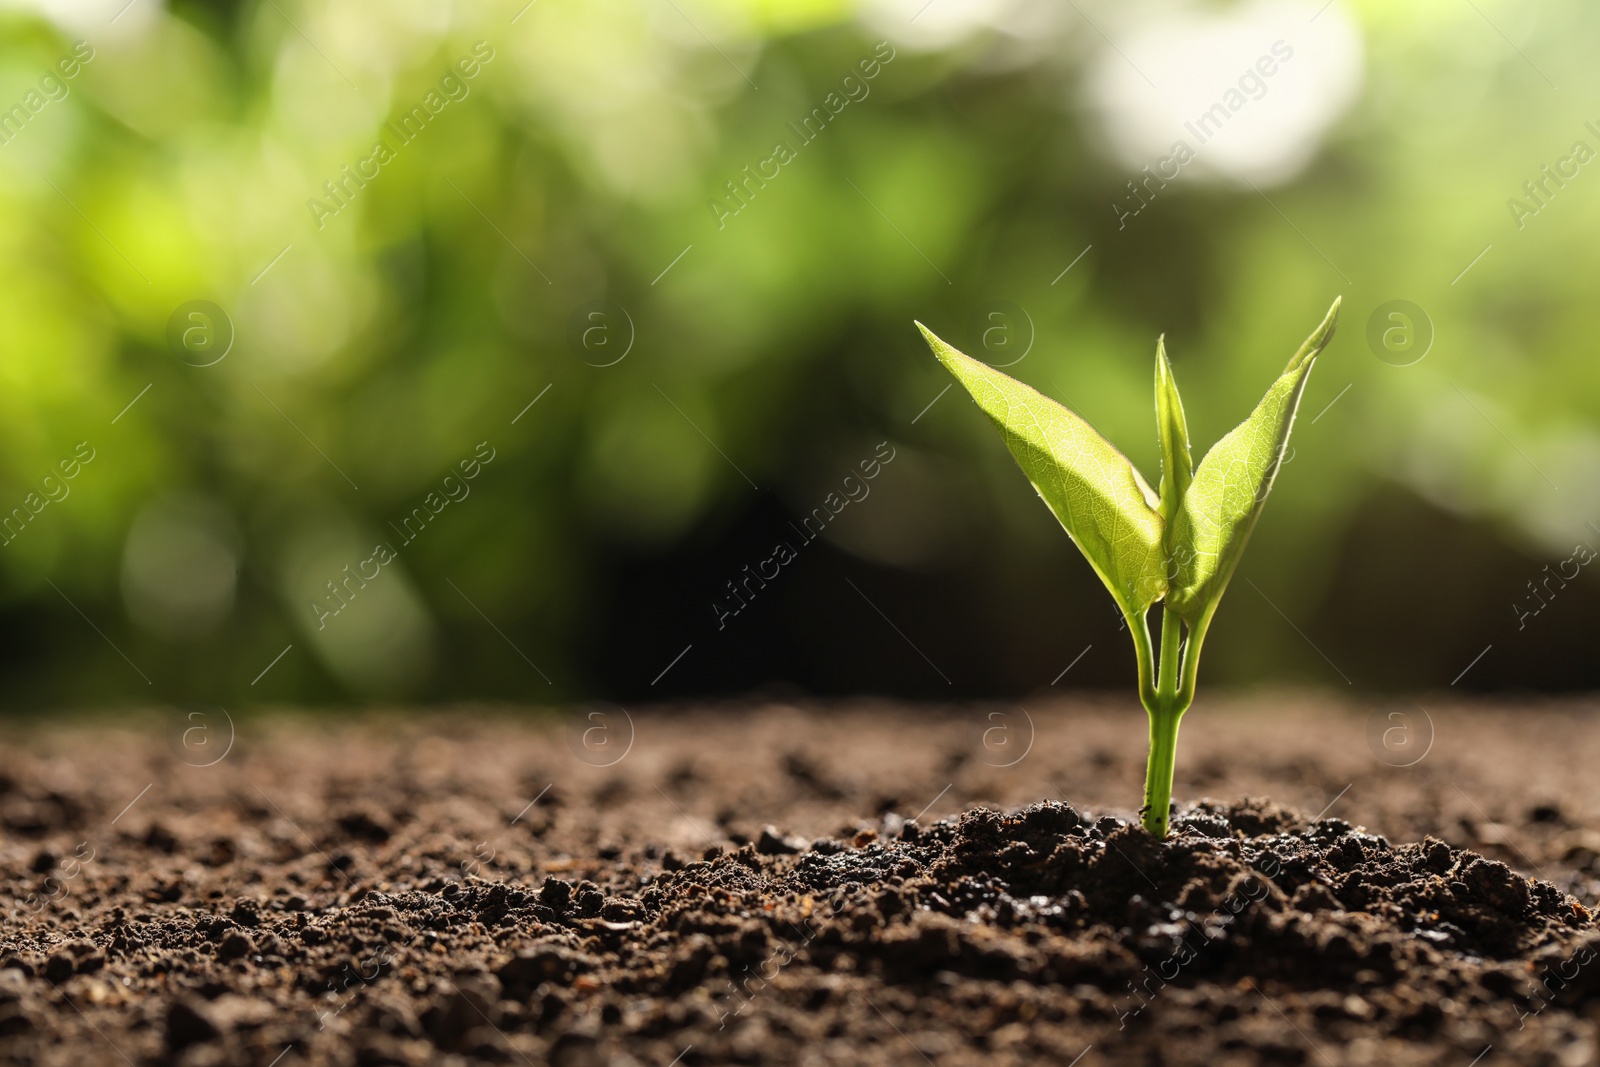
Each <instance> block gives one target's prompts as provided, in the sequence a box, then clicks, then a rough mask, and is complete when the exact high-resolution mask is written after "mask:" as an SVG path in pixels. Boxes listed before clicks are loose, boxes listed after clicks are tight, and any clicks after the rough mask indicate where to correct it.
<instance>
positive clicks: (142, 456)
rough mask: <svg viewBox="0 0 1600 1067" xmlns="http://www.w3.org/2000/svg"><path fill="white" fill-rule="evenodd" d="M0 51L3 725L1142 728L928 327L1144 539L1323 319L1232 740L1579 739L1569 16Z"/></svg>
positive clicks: (1586, 353)
mask: <svg viewBox="0 0 1600 1067" xmlns="http://www.w3.org/2000/svg"><path fill="white" fill-rule="evenodd" d="M0 24H3V27H4V29H3V33H0V108H9V109H10V110H9V111H8V112H5V113H4V114H0V141H3V143H0V209H3V211H4V214H5V220H6V222H5V225H4V227H3V228H0V240H3V241H4V242H5V246H6V247H5V252H4V255H3V256H0V272H3V278H0V375H3V382H0V509H13V510H11V511H9V512H7V514H8V515H10V519H9V520H8V524H7V525H6V526H5V527H4V529H5V531H6V532H5V533H4V534H3V535H0V540H3V541H4V542H5V543H4V545H3V548H0V597H3V608H0V632H3V634H4V637H5V643H4V651H3V653H0V656H3V663H4V670H5V676H4V677H5V692H6V701H5V703H6V706H7V707H9V708H11V709H27V708H33V707H41V706H57V705H74V704H86V703H95V702H113V703H121V702H156V701H179V702H183V701H194V702H220V703H228V702H245V701H247V702H252V703H274V702H286V701H310V702H340V701H356V702H364V701H371V700H392V699H402V700H428V699H447V698H471V697H482V698H489V699H513V700H519V701H537V702H544V701H567V700H573V699H583V698H602V697H603V698H609V699H617V700H642V699H657V698H670V697H678V696H687V695H706V694H735V693H743V692H748V691H750V690H753V689H761V688H762V687H770V688H772V689H773V691H790V690H798V691H804V692H814V693H824V694H827V693H847V692H881V693H886V694H900V695H907V696H914V697H922V698H929V697H931V698H942V697H965V696H972V695H980V694H983V695H1021V694H1025V693H1029V692H1035V691H1038V690H1040V689H1048V688H1050V686H1051V684H1052V679H1053V678H1054V679H1056V683H1055V684H1056V688H1057V690H1059V689H1062V688H1066V687H1071V686H1116V687H1118V688H1123V689H1129V688H1130V687H1131V673H1130V672H1131V665H1132V655H1131V651H1130V650H1129V648H1128V647H1127V645H1128V642H1127V639H1126V635H1124V634H1121V633H1119V632H1118V631H1119V623H1118V620H1117V617H1116V615H1115V612H1114V611H1113V609H1112V607H1111V603H1110V599H1109V597H1107V596H1106V595H1105V593H1104V592H1103V591H1102V590H1101V589H1100V588H1099V587H1098V585H1097V583H1096V582H1095V580H1094V578H1093V577H1092V575H1091V574H1090V572H1089V570H1088V567H1087V566H1086V565H1085V564H1084V563H1083V562H1082V561H1081V559H1080V558H1079V557H1078V556H1077V553H1076V551H1075V550H1074V549H1073V548H1072V546H1071V545H1070V544H1069V543H1068V541H1067V540H1066V538H1065V537H1064V536H1063V535H1062V534H1061V533H1060V531H1059V528H1057V527H1056V526H1055V523H1054V521H1053V520H1052V519H1051V517H1050V516H1049V514H1048V513H1047V512H1046V511H1045V509H1044V508H1043V507H1041V506H1040V505H1039V503H1038V502H1037V501H1036V499H1035V498H1034V495H1033V493H1032V491H1031V489H1030V488H1029V487H1028V486H1027V485H1026V483H1025V482H1024V481H1023V479H1022V477H1021V476H1020V474H1018V473H1017V471H1016V470H1015V469H1014V467H1013V465H1012V462H1011V460H1010V458H1009V457H1008V456H1007V454H1006V453H1005V450H1004V448H1003V447H1002V446H1001V444H1000V442H999V441H998V439H997V438H996V437H995V436H994V434H993V431H992V430H991V429H990V427H989V426H988V425H987V424H986V423H985V422H984V420H983V419H982V418H981V416H980V415H979V414H978V412H977V411H976V409H975V408H974V407H973V406H972V405H971V404H970V403H969V402H968V401H967V400H966V399H965V398H964V397H963V396H962V395H961V393H960V391H959V389H958V390H955V391H947V386H948V385H949V379H948V378H947V377H946V376H945V375H944V374H943V372H942V371H941V369H940V368H939V367H938V365H937V364H936V363H935V361H934V360H933V359H932V358H931V356H929V355H928V353H927V352H926V350H925V348H923V346H922V345H921V342H920V340H919V339H918V337H917V335H916V333H915V330H914V329H913V327H912V320H913V319H920V320H922V321H923V322H925V323H927V324H928V325H929V326H930V327H932V328H933V329H934V330H936V331H938V332H939V333H941V334H942V335H943V336H945V337H946V338H947V339H949V340H951V341H952V342H953V343H955V344H957V345H960V346H962V347H964V348H966V349H967V350H968V351H969V352H972V353H973V354H975V355H980V356H983V357H984V358H987V359H989V360H990V361H991V362H993V363H994V364H995V365H997V366H1004V367H1005V368H1006V369H1007V370H1008V372H1009V373H1013V374H1015V375H1017V376H1019V377H1021V378H1022V379H1024V380H1026V381H1028V382H1030V383H1031V384H1033V385H1035V386H1036V387H1038V388H1040V389H1042V390H1044V391H1045V392H1047V393H1050V394H1051V395H1053V396H1055V397H1057V398H1058V399H1061V400H1062V401H1063V402H1067V403H1070V404H1071V405H1072V406H1074V407H1075V408H1076V409H1077V410H1079V411H1081V412H1082V413H1083V414H1084V415H1085V416H1086V417H1087V418H1088V419H1089V420H1090V421H1091V422H1093V423H1094V424H1095V425H1096V426H1097V427H1098V428H1099V429H1100V430H1101V431H1102V432H1104V433H1106V434H1107V435H1108V436H1109V437H1111V438H1112V439H1113V440H1114V441H1116V442H1117V443H1118V444H1119V445H1120V446H1121V447H1123V448H1124V450H1125V451H1127V452H1128V453H1129V455H1130V456H1131V457H1132V458H1133V460H1134V461H1135V462H1136V463H1137V464H1139V465H1140V466H1141V468H1142V469H1143V470H1144V471H1145V473H1146V475H1147V477H1149V478H1150V479H1151V481H1152V482H1154V481H1155V479H1156V477H1157V469H1156V449H1155V433H1154V426H1153V415H1152V405H1151V400H1150V395H1151V380H1152V359H1153V351H1154V343H1155V339H1156V336H1157V334H1159V333H1165V335H1166V338H1167V346H1168V350H1169V352H1170V353H1171V355H1172V358H1173V361H1174V364H1175V367H1176V372H1177V375H1178V378H1179V382H1180V384H1181V386H1182V387H1183V389H1184V393H1185V398H1186V403H1187V406H1188V411H1189V418H1190V425H1191V428H1192V430H1193V433H1194V437H1195V439H1196V443H1197V447H1200V448H1203V447H1207V446H1208V445H1209V443H1210V442H1211V441H1213V440H1215V439H1216V438H1217V437H1218V436H1220V435H1221V434H1222V433H1224V432H1225V431H1226V430H1227V429H1228V428H1230V427H1231V426H1232V425H1233V424H1234V423H1236V422H1237V421H1238V420H1240V419H1241V418H1243V417H1244V415H1245V414H1246V413H1247V412H1248V410H1249V409H1250V407H1251V406H1252V405H1253V403H1254V402H1255V400H1256V399H1257V398H1258V397H1259V396H1260V394H1261V393H1262V391H1263V390H1264V388H1265V386H1266V385H1267V383H1268V382H1269V381H1270V380H1271V378H1272V376H1273V375H1274V374H1275V373H1276V372H1277V371H1278V370H1279V369H1280V368H1281V365H1282V363H1283V362H1284V361H1285V360H1286V359H1287V357H1288V356H1289V354H1290V353H1292V352H1293V351H1294V349H1295V347H1296V346H1297V345H1298V344H1299V342H1300V340H1301V339H1302V338H1303V337H1304V336H1305V335H1306V334H1307V333H1308V332H1309V331H1310V329H1311V328H1312V327H1313V326H1314V325H1315V324H1316V322H1317V321H1318V319H1319V317H1320V316H1321V314H1322V313H1323V311H1324V309H1325V308H1326V307H1327V305H1328V304H1329V302H1330V301H1331V300H1332V298H1333V297H1334V296H1335V295H1337V294H1343V296H1344V313H1343V318H1342V321H1341V326H1340V332H1339V335H1338V337H1337V339H1336V340H1335V342H1334V345H1333V347H1332V348H1331V350H1330V352H1329V354H1328V355H1327V356H1326V357H1325V358H1324V360H1323V362H1322V363H1321V364H1320V365H1319V367H1318V369H1317V372H1316V374H1315V375H1314V376H1313V378H1312V381H1311V385H1310V388H1309V390H1308V393H1307V395H1306V399H1305V402H1304V404H1303V406H1302V409H1301V417H1300V422H1299V424H1298V427H1297V431H1296V437H1295V440H1294V447H1295V451H1294V454H1293V458H1292V460H1291V462H1290V463H1289V464H1288V465H1287V466H1286V467H1285V468H1284V471H1283V473H1282V476H1281V477H1280V478H1279V480H1278V485H1277V489H1276V490H1275V496H1274V499H1273V501H1272V503H1271V505H1270V506H1269V507H1268V509H1267V512H1266V517H1265V519H1264V521H1263V523H1262V525H1261V527H1260V528H1259V529H1258V531H1257V533H1256V535H1255V541H1254V544H1253V546H1252V549H1251V552H1250V553H1249V555H1248V556H1247V557H1246V561H1245V564H1244V568H1243V570H1242V571H1241V572H1240V575H1239V577H1238V578H1237V579H1236V580H1235V582H1234V585H1233V588H1232V591H1231V592H1230V594H1229V596H1228V600H1227V604H1226V606H1225V607H1224V608H1223V610H1222V612H1221V615H1220V616H1219V622H1218V625H1217V628H1216V630H1215V631H1214V633H1213V636H1212V637H1211V640H1210V641H1209V642H1208V646H1207V660H1206V664H1205V668H1204V671H1203V675H1204V681H1203V688H1204V687H1206V686H1210V687H1213V688H1214V687H1216V686H1219V685H1234V686H1241V685H1262V684H1269V685H1276V684H1310V685H1319V686H1330V687H1337V688H1340V689H1354V690H1358V691H1359V690H1376V689H1401V690H1411V691H1428V690H1442V689H1448V688H1449V687H1450V686H1451V685H1452V682H1453V681H1454V684H1455V688H1456V690H1457V691H1459V690H1464V689H1468V688H1477V689H1482V688H1526V689H1563V688H1579V687H1592V686H1594V685H1596V684H1597V683H1600V665H1597V663H1596V661H1595V660H1594V659H1593V658H1592V656H1590V655H1589V654H1588V653H1589V651H1590V646H1591V644H1592V635H1593V633H1594V632H1595V631H1594V627H1595V624H1596V622H1597V621H1600V598H1597V596H1596V593H1595V584H1594V582H1593V581H1592V580H1591V577H1590V573H1588V571H1589V569H1588V568H1586V567H1582V566H1579V565H1577V564H1570V563H1569V564H1567V565H1566V566H1565V568H1563V566H1562V564H1563V563H1564V561H1568V560H1570V559H1572V557H1573V555H1574V549H1575V547H1576V546H1577V545H1578V544H1580V543H1586V544H1588V545H1590V546H1594V547H1595V548H1600V530H1597V529H1596V527H1595V526H1594V525H1591V524H1592V523H1593V522H1596V521H1600V506H1597V501H1596V489H1597V482H1600V434H1597V426H1596V416H1597V414H1600V364H1597V362H1596V361H1595V359H1594V358H1593V341H1592V338H1593V337H1594V336H1595V334H1596V332H1597V329H1600V302H1597V301H1596V300H1595V299H1594V298H1593V296H1592V295H1589V296H1586V295H1585V294H1586V293H1588V292H1589V290H1590V289H1591V287H1592V284H1593V279H1594V278H1595V277H1596V268H1597V267H1600V246H1597V244H1596V241H1595V239H1594V238H1595V236H1596V234H1597V232H1600V231H1597V228H1596V223H1597V221H1600V166H1591V165H1589V157H1590V156H1592V155H1593V152H1594V150H1596V149H1600V107H1596V106H1595V105H1594V101H1595V100H1596V99H1600V97H1597V95H1596V89H1597V88H1600V84H1597V83H1600V69H1597V68H1596V67H1595V66H1594V64H1593V63H1592V62H1591V61H1590V57H1589V55H1588V52H1589V51H1590V50H1591V49H1590V42H1592V41H1593V40H1594V39H1595V38H1596V34H1597V33H1600V10H1596V9H1595V8H1594V6H1593V5H1588V4H1584V3H1581V2H1579V0H1567V2H1542V3H1538V4H1533V5H1527V4H1513V3H1510V2H1509V0H1476V2H1475V3H1468V4H1463V3H1457V2H1444V0H1440V2H1422V3H1415V4H1405V5H1395V4H1387V3H1377V2H1368V3H1350V2H1346V0H1333V2H1331V3H1328V4H1326V5H1323V4H1322V3H1320V0H1319V2H1312V3H1237V4H1230V3H1208V4H1181V3H1107V2H1097V3H1089V2H1086V0H1079V2H1077V3H1068V4H1056V3H1048V2H1043V0H1038V2H1034V0H931V2H929V0H862V2H847V0H796V2H782V0H637V2H634V0H585V2H582V3H579V2H576V0H536V2H534V3H532V4H526V6H525V0H508V2H505V3H489V2H484V3H462V4H442V3H436V2H430V0H395V2H391V3H387V4H384V5H382V6H381V7H373V6H372V5H367V4H358V3H350V2H343V0H327V2H318V0H267V2H266V3H261V4H257V3H239V4H230V3H204V4H200V3H171V4H163V3H161V2H159V0H133V2H132V3H126V2H125V0H107V2H105V3H101V2H99V0H81V2H68V0H33V2H28V3H11V4H7V5H6V6H5V8H4V11H3V13H0ZM1591 120H1597V121H1596V125H1595V126H1592V127H1591V126H1588V125H1586V123H1589V122H1590V121H1591ZM808 123H809V125H808ZM1180 141H1181V142H1182V143H1183V146H1184V150H1183V151H1179V150H1178V149H1177V145H1178V143H1179V142H1180ZM1579 142H1582V143H1583V145H1584V147H1585V149H1587V150H1588V151H1587V154H1586V153H1585V152H1584V151H1579V150H1578V143H1579ZM380 144H382V145H383V148H382V149H381V150H380V149H379V148H378V146H379V145H380ZM1191 156H1192V158H1190V157H1191ZM1542 168H1549V169H1548V170H1546V169H1542ZM1528 183H1537V184H1528ZM1519 205H1520V207H1519ZM1396 301H1404V302H1406V303H1404V304H1395V303H1394V302H1396ZM196 302H204V303H196ZM530 405H531V406H530ZM875 455H877V456H879V457H880V458H881V457H882V456H883V455H892V457H893V458H892V459H890V460H889V461H888V462H886V463H882V464H881V465H880V467H879V468H878V469H877V471H876V477H874V478H872V479H871V480H870V481H864V480H859V475H860V471H861V466H860V465H861V463H862V462H863V461H870V460H872V459H873V457H874V456H875ZM85 457H89V458H87V460H86V461H85ZM1197 458H1198V457H1197ZM485 460H487V461H486V462H485ZM464 463H465V464H466V467H465V468H463V464H464ZM69 471H70V472H71V473H72V475H73V476H72V477H70V478H68V477H67V473H68V472H69ZM467 472H471V473H472V474H473V475H474V476H473V477H471V478H470V479H468V478H467V477H466V476H465V475H466V473H467ZM852 472H856V473H857V476H858V480H857V481H855V482H850V483H847V482H846V481H845V479H846V476H848V475H850V474H852ZM852 487H853V488H852ZM851 493H853V494H855V495H856V496H857V499H854V500H849V499H848V497H847V494H851ZM830 494H837V495H835V496H832V497H831V498H830ZM841 499H845V501H846V502H845V503H844V504H843V505H838V504H835V505H834V506H835V507H837V508H839V513H838V515H837V516H836V517H834V516H833V515H832V512H831V511H830V512H828V516H829V521H828V523H827V524H826V529H825V532H824V533H823V534H822V536H820V537H818V538H816V539H815V540H814V541H813V540H809V539H808V538H806V537H804V536H802V531H801V530H800V529H797V527H799V525H800V523H801V520H802V519H803V518H804V517H806V516H808V515H811V514H812V513H813V509H816V508H827V507H829V506H830V505H829V503H828V502H829V501H830V500H831V501H834V502H837V501H840V500H841ZM419 509H420V510H419ZM408 519H409V520H410V522H409V524H408V522H407V520H408ZM819 525H821V523H820V520H818V521H816V522H815V523H814V524H813V530H814V529H815V527H816V526H819ZM779 542H786V543H787V544H788V546H789V547H790V549H792V550H793V553H794V557H795V558H794V559H792V560H790V561H787V562H782V565H781V569H780V570H779V573H778V576H777V577H774V578H771V580H770V581H766V582H765V584H764V585H763V584H762V582H760V581H757V582H755V583H754V584H751V585H747V586H744V587H743V589H744V596H743V600H742V602H743V603H744V607H743V608H742V610H739V611H738V612H737V613H736V614H735V613H734V612H733V608H734V607H736V606H737V605H738V603H739V602H736V601H734V600H732V599H731V596H732V594H731V593H730V592H729V590H728V588H727V583H729V582H745V581H747V579H748V576H749V574H751V573H752V572H759V571H761V570H762V568H763V566H765V568H766V571H765V573H766V574H768V575H770V574H771V573H772V568H773V567H774V566H777V564H775V563H764V561H769V560H771V559H773V557H774V552H775V547H776V545H777V544H778V543H779ZM380 544H382V545H384V546H385V547H386V549H387V553H380V552H378V551H377V549H378V546H379V545H380ZM386 554H387V555H389V556H392V558H388V559H385V558H382V557H384V556H385V555H386ZM746 567H749V568H751V570H750V571H746V570H745V568H746ZM1547 567H1548V568H1549V569H1546V568H1547ZM346 568H349V569H348V570H347V569H346ZM1574 568H1576V569H1578V570H1580V571H1583V572H1585V573H1580V574H1579V575H1578V576H1577V577H1575V578H1573V577H1570V575H1571V572H1572V570H1573V569H1574ZM1562 573H1564V574H1566V575H1567V576H1568V578H1569V579H1570V580H1566V579H1561V578H1557V579H1556V580H1555V581H1551V575H1552V574H1562ZM352 574H355V575H358V577H355V578H352V577H350V576H351V575H352ZM362 575H364V576H365V577H361V576H362ZM374 575H375V576H374ZM1530 583H1531V584H1530ZM1535 595H1537V596H1538V600H1537V601H1535V600H1534V599H1533V597H1534V596H1535ZM1535 608H1537V609H1538V610H1537V611H1535V610H1534V609H1535ZM335 609H338V610H337V612H336V613H335ZM275 657H277V658H275ZM675 657H677V658H675ZM1474 657H1479V658H1477V659H1475V658H1474ZM1069 663H1070V664H1072V667H1071V669H1070V671H1067V672H1066V673H1065V674H1064V675H1063V674H1062V673H1060V672H1062V670H1063V668H1066V667H1067V666H1068V665H1069ZM1462 672H1465V673H1462Z"/></svg>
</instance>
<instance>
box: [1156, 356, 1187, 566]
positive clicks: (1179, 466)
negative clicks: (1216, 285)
mask: <svg viewBox="0 0 1600 1067" xmlns="http://www.w3.org/2000/svg"><path fill="white" fill-rule="evenodd" d="M1156 428H1157V430H1158V431H1159V432H1160V435H1161V517H1162V518H1163V519H1165V520H1166V521H1167V524H1168V525H1167V535H1168V554H1169V555H1170V554H1171V533H1172V520H1173V517H1174V516H1175V515H1177V513H1178V508H1179V507H1180V506H1182V504H1183V496H1184V494H1185V493H1187V492H1188V491H1189V482H1190V480H1192V479H1193V477H1194V461H1193V460H1192V459H1190V458H1189V423H1188V421H1187V420H1186V419H1184V417H1183V400H1182V399H1181V398H1180V397H1179V396H1178V383H1177V381H1176V380H1175V379H1174V378H1173V377H1172V364H1171V363H1169V362H1167V339H1166V337H1165V336H1161V337H1158V338H1156Z"/></svg>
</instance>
